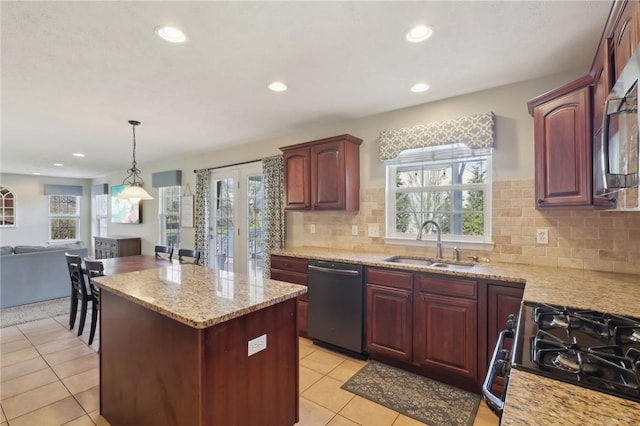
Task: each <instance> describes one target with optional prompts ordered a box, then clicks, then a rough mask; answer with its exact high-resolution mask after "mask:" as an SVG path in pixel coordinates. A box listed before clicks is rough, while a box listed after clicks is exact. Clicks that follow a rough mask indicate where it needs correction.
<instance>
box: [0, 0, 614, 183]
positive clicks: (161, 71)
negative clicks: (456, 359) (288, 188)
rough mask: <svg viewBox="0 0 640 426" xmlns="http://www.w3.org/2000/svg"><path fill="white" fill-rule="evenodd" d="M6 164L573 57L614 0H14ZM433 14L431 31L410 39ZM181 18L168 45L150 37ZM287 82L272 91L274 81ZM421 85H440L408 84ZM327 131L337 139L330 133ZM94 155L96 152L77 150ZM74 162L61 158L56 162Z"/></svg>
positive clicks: (25, 166)
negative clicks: (181, 37)
mask: <svg viewBox="0 0 640 426" xmlns="http://www.w3.org/2000/svg"><path fill="white" fill-rule="evenodd" d="M0 7H1V14H2V39H1V42H2V44H1V49H2V93H1V100H2V110H1V111H2V141H1V142H2V146H1V153H2V159H1V167H2V169H1V171H2V172H4V173H22V174H28V173H31V172H41V173H42V175H48V176H66V177H83V178H91V177H97V176H101V175H104V174H107V173H110V172H114V171H118V170H125V169H126V168H128V167H129V166H130V163H131V148H132V135H131V127H130V126H129V124H128V123H127V120H130V119H134V120H139V121H141V122H142V125H141V126H139V127H138V128H137V129H136V136H137V137H136V139H137V142H138V148H137V152H136V154H137V160H138V163H139V164H140V166H141V168H142V169H143V170H144V164H145V163H148V162H152V161H156V160H161V159H167V158H170V157H172V156H177V155H184V154H188V153H197V152H203V151H212V150H214V149H216V148H221V147H224V146H230V145H235V144H242V143H246V142H250V141H255V140H260V139H263V138H268V137H273V136H277V135H279V134H285V133H289V132H292V131H294V130H296V129H298V128H300V127H303V126H307V125H309V124H310V123H325V124H330V123H332V122H336V121H341V120H345V119H355V118H359V117H364V116H367V115H371V114H376V113H380V112H384V111H389V110H394V109H398V108H403V107H408V106H412V105H417V104H422V103H426V102H432V101H434V100H438V99H443V98H448V97H451V96H455V95H460V94H464V93H469V92H474V91H478V90H482V89H486V88H490V87H495V86H501V85H504V84H509V83H513V82H517V81H523V80H528V79H532V78H536V77H541V76H545V75H550V74H555V73H559V72H563V71H567V70H573V69H576V68H583V69H584V70H585V73H586V72H587V71H588V69H589V66H590V64H591V60H592V58H593V54H594V52H595V49H596V47H597V43H598V40H599V39H600V35H601V33H602V29H603V27H604V24H605V21H606V18H607V15H608V13H609V9H610V7H611V1H562V2H557V1H531V2H521V1H491V2H490V1H482V2H481V1H473V2H466V1H465V2H463V1H443V2H430V1H429V2H398V1H386V2H297V1H296V2H293V1H289V2H264V1H262V2H186V1H182V2H7V1H2V3H1V6H0ZM419 23H428V24H430V25H432V26H433V28H434V35H433V37H431V39H429V40H427V41H426V42H424V43H419V44H412V43H408V42H406V41H405V39H404V34H405V33H406V31H407V30H408V29H410V27H412V26H413V25H415V24H419ZM159 25H173V26H177V27H179V28H181V29H182V30H183V31H184V32H185V33H186V35H187V37H188V38H189V40H188V41H187V43H184V44H171V43H168V42H165V41H163V40H162V39H160V38H159V37H158V36H156V35H155V33H154V28H155V27H156V26H159ZM273 80H282V81H284V82H286V83H287V84H288V85H289V90H288V91H287V92H283V93H273V92H271V91H269V90H267V89H266V85H267V84H268V83H269V82H271V81H273ZM418 81H424V82H426V83H428V84H429V85H430V86H431V89H430V90H429V91H427V92H424V93H421V94H415V93H412V92H410V91H409V88H410V87H411V86H412V85H413V84H414V83H416V82H418ZM327 136H330V135H327ZM78 151H80V152H83V153H85V154H86V157H85V158H75V157H73V156H71V154H72V153H74V152H78ZM54 162H60V163H64V164H65V166H64V167H53V166H52V163H54Z"/></svg>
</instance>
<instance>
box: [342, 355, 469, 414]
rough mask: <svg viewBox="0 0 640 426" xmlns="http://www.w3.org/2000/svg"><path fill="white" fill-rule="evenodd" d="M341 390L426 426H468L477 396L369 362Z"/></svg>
mask: <svg viewBox="0 0 640 426" xmlns="http://www.w3.org/2000/svg"><path fill="white" fill-rule="evenodd" d="M342 389H345V390H347V391H349V392H352V393H355V394H356V395H360V396H361V397H363V398H366V399H369V400H371V401H373V402H376V403H378V404H380V405H384V406H385V407H387V408H390V409H392V410H394V411H397V412H399V413H402V414H404V415H405V416H408V417H411V418H414V419H416V420H419V421H421V422H423V423H427V424H429V425H430V426H452V425H459V426H470V425H472V424H473V421H474V419H475V415H476V411H477V410H478V404H479V403H480V395H476V394H474V393H471V392H467V391H464V390H462V389H458V388H455V387H453V386H449V385H446V384H444V383H440V382H437V381H435V380H431V379H428V378H426V377H422V376H418V375H416V374H412V373H409V372H407V371H403V370H400V369H397V368H394V367H391V366H389V365H386V364H382V363H379V362H376V361H369V362H368V363H367V365H365V366H364V367H363V368H362V369H361V370H360V371H358V372H357V373H356V374H355V375H354V376H353V377H351V378H350V379H349V380H348V381H347V382H346V383H345V384H344V385H342Z"/></svg>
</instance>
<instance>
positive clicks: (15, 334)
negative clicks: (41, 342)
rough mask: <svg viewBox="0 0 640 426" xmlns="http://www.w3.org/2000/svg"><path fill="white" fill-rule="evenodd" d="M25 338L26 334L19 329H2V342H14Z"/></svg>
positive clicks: (0, 335)
mask: <svg viewBox="0 0 640 426" xmlns="http://www.w3.org/2000/svg"><path fill="white" fill-rule="evenodd" d="M23 338H24V334H23V333H22V331H20V329H19V328H18V327H16V326H15V325H14V326H11V327H5V328H0V342H2V343H5V342H13V341H14V340H20V339H23Z"/></svg>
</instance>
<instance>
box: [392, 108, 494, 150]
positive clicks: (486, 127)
mask: <svg viewBox="0 0 640 426" xmlns="http://www.w3.org/2000/svg"><path fill="white" fill-rule="evenodd" d="M495 121H496V119H495V115H494V114H493V113H492V112H488V113H486V114H477V115H470V116H468V117H461V118H456V119H454V120H447V121H439V122H436V123H430V124H421V125H418V126H414V127H405V128H403V129H396V130H385V131H382V132H380V160H381V161H385V160H390V159H392V158H396V157H397V156H398V155H399V154H400V153H401V152H402V151H404V150H407V149H413V148H424V147H427V146H435V145H449V144H453V143H457V142H463V143H464V144H465V145H467V146H468V147H469V148H472V149H475V148H489V147H492V146H493V144H494V141H495V131H494V128H495Z"/></svg>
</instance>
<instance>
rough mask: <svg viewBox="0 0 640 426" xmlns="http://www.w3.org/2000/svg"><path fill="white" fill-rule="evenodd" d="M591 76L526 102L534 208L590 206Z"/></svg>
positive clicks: (591, 184) (591, 185)
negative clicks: (530, 124) (530, 130)
mask: <svg viewBox="0 0 640 426" xmlns="http://www.w3.org/2000/svg"><path fill="white" fill-rule="evenodd" d="M590 84H591V76H586V77H583V78H582V79H580V80H576V81H575V82H573V83H571V84H569V85H567V86H564V87H562V88H560V89H558V90H555V91H553V92H551V93H549V94H545V95H543V96H541V97H538V98H536V99H533V100H531V101H529V107H530V108H532V110H533V118H534V139H535V186H536V207H537V208H545V207H560V206H587V205H591V204H592V192H593V191H592V188H593V183H592V172H591V170H592V163H591V161H592V160H591V100H590V99H591V92H590V90H591V88H590Z"/></svg>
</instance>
